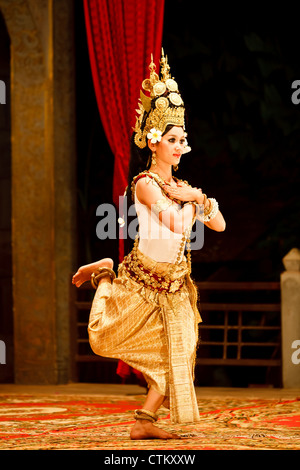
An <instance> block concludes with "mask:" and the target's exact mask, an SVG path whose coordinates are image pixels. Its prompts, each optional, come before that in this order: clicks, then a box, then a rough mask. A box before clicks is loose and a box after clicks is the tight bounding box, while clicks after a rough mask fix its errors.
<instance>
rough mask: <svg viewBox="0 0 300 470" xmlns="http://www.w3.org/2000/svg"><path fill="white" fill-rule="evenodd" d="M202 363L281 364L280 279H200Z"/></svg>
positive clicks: (200, 361) (198, 358)
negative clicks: (230, 280)
mask: <svg viewBox="0 0 300 470" xmlns="http://www.w3.org/2000/svg"><path fill="white" fill-rule="evenodd" d="M197 287H198V291H199V294H200V302H199V306H200V310H201V315H202V319H203V323H201V324H200V327H199V335H200V338H201V339H200V347H199V349H198V356H197V363H198V364H203V365H235V366H241V365H243V366H268V367H273V366H280V365H281V341H280V339H281V334H280V333H281V321H280V318H281V316H280V311H281V305H280V283H279V282H200V283H197Z"/></svg>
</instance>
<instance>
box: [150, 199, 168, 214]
mask: <svg viewBox="0 0 300 470" xmlns="http://www.w3.org/2000/svg"><path fill="white" fill-rule="evenodd" d="M171 205H172V202H171V201H168V199H166V198H164V199H158V200H157V201H156V203H155V204H152V206H151V208H152V210H153V212H154V213H155V214H156V215H159V213H160V212H162V211H165V210H167V209H169V207H170V206H171Z"/></svg>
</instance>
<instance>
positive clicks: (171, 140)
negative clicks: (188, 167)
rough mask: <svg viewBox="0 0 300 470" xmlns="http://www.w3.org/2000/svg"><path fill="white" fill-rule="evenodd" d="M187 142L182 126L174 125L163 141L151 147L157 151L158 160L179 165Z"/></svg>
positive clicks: (163, 137)
mask: <svg viewBox="0 0 300 470" xmlns="http://www.w3.org/2000/svg"><path fill="white" fill-rule="evenodd" d="M184 144H185V136H184V131H183V129H182V127H177V126H173V127H172V128H171V129H170V130H169V131H168V132H167V133H166V134H165V135H163V136H162V138H161V141H160V142H157V143H156V144H152V145H153V146H154V147H155V148H153V149H152V148H151V147H150V148H151V150H152V151H155V152H156V161H157V162H158V161H159V160H160V161H162V162H164V163H167V164H169V165H178V164H179V162H180V158H181V155H182V153H183V149H184Z"/></svg>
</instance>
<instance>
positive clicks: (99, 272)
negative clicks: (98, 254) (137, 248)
mask: <svg viewBox="0 0 300 470" xmlns="http://www.w3.org/2000/svg"><path fill="white" fill-rule="evenodd" d="M105 276H109V277H110V280H111V282H113V280H114V279H115V278H116V274H115V272H114V271H113V270H112V269H110V268H108V267H105V266H103V267H100V268H98V269H96V271H95V272H93V274H92V275H91V284H92V286H93V288H94V289H97V287H98V284H99V281H100V279H101V278H102V277H105Z"/></svg>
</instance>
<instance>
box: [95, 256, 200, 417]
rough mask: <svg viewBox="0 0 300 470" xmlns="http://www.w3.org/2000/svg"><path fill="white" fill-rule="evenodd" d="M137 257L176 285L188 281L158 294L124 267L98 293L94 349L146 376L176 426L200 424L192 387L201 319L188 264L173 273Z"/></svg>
mask: <svg viewBox="0 0 300 470" xmlns="http://www.w3.org/2000/svg"><path fill="white" fill-rule="evenodd" d="M137 257H138V260H139V262H140V263H142V264H143V265H144V266H145V267H146V268H147V269H149V270H151V272H152V273H155V274H157V275H159V276H164V275H167V274H168V272H170V270H171V267H172V269H173V271H172V276H171V277H172V279H174V280H176V279H179V278H182V277H183V276H184V283H183V286H182V288H181V289H180V290H179V291H177V292H175V293H160V292H155V291H154V290H152V289H150V288H148V287H145V286H143V285H141V284H139V283H138V282H136V281H134V280H133V279H132V278H131V277H130V276H129V274H128V271H127V270H126V269H125V266H124V264H123V263H121V264H120V266H119V270H118V277H117V278H116V279H115V280H114V281H113V283H112V284H110V283H109V282H101V283H100V284H99V286H98V288H97V290H96V294H95V297H94V301H93V304H92V309H91V312H90V319H89V326H88V332H89V340H90V345H91V348H92V350H93V351H94V352H95V353H96V354H98V355H100V356H104V357H113V358H118V359H122V360H123V361H124V362H126V363H127V364H129V365H130V366H132V367H134V368H135V369H137V370H139V371H141V372H142V373H143V374H144V376H145V379H146V380H147V382H148V384H149V386H151V387H153V388H154V389H155V390H156V391H157V392H158V393H160V394H162V395H165V396H166V397H168V399H169V400H168V401H169V407H170V417H171V420H172V422H173V423H188V422H196V421H199V412H198V407H197V401H196V395H195V389H194V384H193V381H194V365H195V357H196V347H197V342H198V323H199V322H200V321H201V317H200V314H199V311H198V309H197V291H196V288H195V286H194V284H193V282H192V280H191V278H190V276H189V273H188V267H187V263H186V261H185V260H184V261H182V263H180V264H179V265H176V267H175V269H174V265H173V264H170V263H160V262H156V261H154V260H152V259H151V258H149V257H148V256H145V255H144V254H142V253H141V252H140V251H139V250H137Z"/></svg>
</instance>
